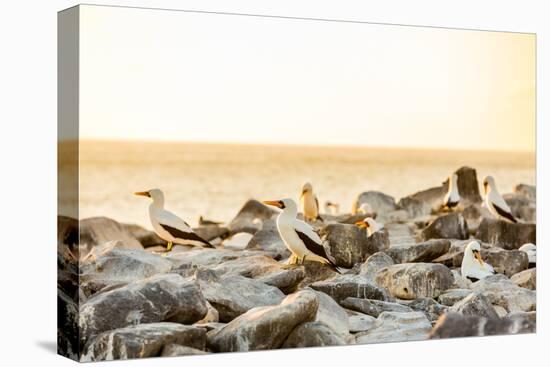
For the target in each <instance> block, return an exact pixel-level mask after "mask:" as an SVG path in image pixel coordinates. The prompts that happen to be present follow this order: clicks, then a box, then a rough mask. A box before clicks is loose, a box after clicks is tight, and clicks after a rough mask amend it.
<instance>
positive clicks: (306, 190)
mask: <svg viewBox="0 0 550 367" xmlns="http://www.w3.org/2000/svg"><path fill="white" fill-rule="evenodd" d="M300 204H301V206H302V213H304V219H305V220H306V221H315V220H317V219H319V220H320V221H323V218H321V216H320V215H319V200H318V199H317V196H316V195H315V194H314V193H313V186H311V184H310V183H309V182H306V183H305V184H304V185H303V186H302V193H301V194H300Z"/></svg>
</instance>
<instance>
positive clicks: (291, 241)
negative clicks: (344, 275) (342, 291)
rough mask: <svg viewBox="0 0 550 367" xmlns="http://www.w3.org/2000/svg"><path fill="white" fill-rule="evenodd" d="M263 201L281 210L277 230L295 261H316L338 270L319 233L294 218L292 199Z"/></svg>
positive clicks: (300, 262)
mask: <svg viewBox="0 0 550 367" xmlns="http://www.w3.org/2000/svg"><path fill="white" fill-rule="evenodd" d="M263 203H264V204H265V205H270V206H274V207H276V208H279V209H281V210H282V211H281V213H280V214H279V215H278V216H277V230H278V231H279V235H280V236H281V238H282V239H283V242H284V243H285V245H286V247H287V248H288V249H289V250H290V252H291V253H292V254H293V255H294V256H295V258H296V262H297V263H299V264H303V262H304V261H305V260H310V261H317V262H320V263H323V264H327V265H329V266H330V267H331V268H332V269H333V270H335V271H336V272H340V270H339V269H338V268H337V267H336V265H335V264H334V262H333V261H332V260H331V259H330V258H329V257H328V254H327V252H326V250H325V248H324V247H323V242H322V240H321V238H320V237H319V235H318V234H317V233H316V232H315V231H314V230H313V228H311V226H310V225H309V224H307V223H306V222H304V221H301V220H299V219H297V218H296V216H297V215H298V207H297V205H296V202H295V201H294V200H292V199H281V200H275V201H264V202H263Z"/></svg>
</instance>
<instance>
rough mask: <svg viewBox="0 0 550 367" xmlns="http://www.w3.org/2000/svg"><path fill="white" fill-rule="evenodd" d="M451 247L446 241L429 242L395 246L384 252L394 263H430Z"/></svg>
mask: <svg viewBox="0 0 550 367" xmlns="http://www.w3.org/2000/svg"><path fill="white" fill-rule="evenodd" d="M450 247H451V242H450V241H449V240H447V239H437V240H435V239H434V240H429V241H426V242H421V243H417V244H414V245H397V246H392V247H390V248H389V249H387V250H384V252H385V253H386V254H388V255H389V256H390V257H391V258H392V259H393V261H394V262H395V263H413V262H430V261H432V260H434V259H436V258H438V257H439V256H441V255H443V254H446V253H447V252H448V251H449V248H450Z"/></svg>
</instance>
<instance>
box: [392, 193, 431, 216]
mask: <svg viewBox="0 0 550 367" xmlns="http://www.w3.org/2000/svg"><path fill="white" fill-rule="evenodd" d="M397 206H398V207H399V208H401V209H402V210H404V211H405V212H407V216H408V217H409V218H418V217H424V216H426V215H430V213H431V212H432V206H431V205H430V204H429V203H428V202H426V201H423V200H419V199H415V198H413V197H410V196H407V197H404V198H402V199H401V200H399V202H398V203H397Z"/></svg>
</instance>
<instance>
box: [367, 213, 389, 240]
mask: <svg viewBox="0 0 550 367" xmlns="http://www.w3.org/2000/svg"><path fill="white" fill-rule="evenodd" d="M364 222H365V223H367V224H368V226H367V236H368V237H370V236H372V235H373V234H374V233H375V232H378V231H381V230H382V229H384V225H383V224H382V223H378V222H377V221H375V220H374V218H371V217H367V218H365V219H364Z"/></svg>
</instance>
